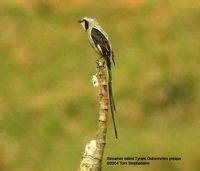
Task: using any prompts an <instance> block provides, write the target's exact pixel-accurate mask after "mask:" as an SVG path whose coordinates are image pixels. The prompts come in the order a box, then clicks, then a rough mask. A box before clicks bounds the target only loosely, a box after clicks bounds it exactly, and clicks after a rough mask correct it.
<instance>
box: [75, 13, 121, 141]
mask: <svg viewBox="0 0 200 171" xmlns="http://www.w3.org/2000/svg"><path fill="white" fill-rule="evenodd" d="M78 22H79V23H80V24H81V25H82V26H83V28H84V30H85V31H86V32H87V35H88V39H89V43H90V45H91V46H92V47H93V49H94V50H95V52H96V53H97V54H98V55H99V58H98V59H101V58H103V59H104V60H105V62H106V66H107V71H108V91H109V101H110V109H111V115H112V121H113V125H114V131H115V137H116V138H118V132H117V126H116V122H115V114H116V106H115V101H114V97H113V91H112V70H111V65H112V63H113V64H114V65H115V59H114V52H113V49H112V46H111V42H110V40H109V37H108V35H107V33H106V32H105V31H104V30H103V29H102V27H101V26H100V24H99V23H98V22H97V20H96V19H94V18H91V17H84V18H82V19H80V20H79V21H78Z"/></svg>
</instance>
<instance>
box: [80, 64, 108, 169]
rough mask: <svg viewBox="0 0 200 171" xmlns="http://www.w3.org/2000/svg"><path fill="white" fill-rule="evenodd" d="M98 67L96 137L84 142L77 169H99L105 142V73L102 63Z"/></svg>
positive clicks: (106, 98) (106, 92)
mask: <svg viewBox="0 0 200 171" xmlns="http://www.w3.org/2000/svg"><path fill="white" fill-rule="evenodd" d="M98 67H99V83H100V84H99V89H100V93H99V97H100V98H99V102H100V107H99V122H98V131H97V133H96V139H95V140H91V141H90V142H89V143H87V144H86V147H85V152H84V154H83V157H82V159H81V164H80V168H79V170H77V171H101V168H102V159H103V153H104V147H105V144H106V132H107V115H108V91H107V81H106V73H105V68H104V66H103V65H101V64H98Z"/></svg>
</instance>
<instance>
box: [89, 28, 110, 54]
mask: <svg viewBox="0 0 200 171" xmlns="http://www.w3.org/2000/svg"><path fill="white" fill-rule="evenodd" d="M91 37H92V40H93V41H94V43H95V45H96V47H97V49H98V50H99V53H100V54H101V55H102V56H103V57H105V58H108V57H110V56H111V53H112V52H111V48H110V45H109V41H108V39H107V38H106V37H105V35H104V34H103V33H101V32H100V31H99V30H98V29H96V28H93V29H92V30H91Z"/></svg>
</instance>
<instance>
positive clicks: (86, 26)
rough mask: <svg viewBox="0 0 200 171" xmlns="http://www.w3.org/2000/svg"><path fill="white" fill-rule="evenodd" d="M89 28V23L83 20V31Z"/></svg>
mask: <svg viewBox="0 0 200 171" xmlns="http://www.w3.org/2000/svg"><path fill="white" fill-rule="evenodd" d="M88 28H89V22H88V21H86V20H85V29H86V30H87V29H88Z"/></svg>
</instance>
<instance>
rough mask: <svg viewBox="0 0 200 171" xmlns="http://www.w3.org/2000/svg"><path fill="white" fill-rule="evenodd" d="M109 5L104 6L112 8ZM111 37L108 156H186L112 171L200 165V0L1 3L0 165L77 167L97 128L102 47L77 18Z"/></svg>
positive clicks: (5, 170) (18, 170) (4, 169)
mask: <svg viewBox="0 0 200 171" xmlns="http://www.w3.org/2000/svg"><path fill="white" fill-rule="evenodd" d="M105 4H106V5H105ZM83 16H93V17H95V18H97V19H98V20H99V22H100V23H101V25H102V26H103V27H104V29H105V30H106V32H107V33H108V34H109V35H110V38H111V40H112V44H113V47H114V50H115V54H116V67H115V68H113V85H114V94H115V98H116V104H117V109H118V113H117V124H118V130H119V140H115V138H114V132H113V126H112V122H111V118H110V116H109V123H108V124H109V125H108V126H109V127H108V137H107V145H106V151H105V157H107V156H110V157H112V156H113V157H121V156H122V157H126V156H128V157H132V156H160V157H163V156H164V157H168V156H180V157H182V161H179V162H164V161H161V162H159V161H155V162H152V163H151V165H150V166H107V165H106V160H105V159H104V164H103V167H104V168H103V170H104V171H108V170H109V171H130V170H137V171H144V170H145V171H146V170H147V171H153V170H162V171H169V170H170V171H180V170H182V171H188V170H192V171H198V170H200V150H199V144H200V116H199V112H200V109H199V107H200V74H199V73H200V67H199V65H200V49H199V47H200V22H199V21H200V3H199V1H197V0H176V1H173V0H168V1H159V0H151V1H147V2H145V1H142V0H137V1H128V0H125V1H122V0H117V1H106V0H104V1H99V2H93V1H91V0H87V1H82V0H77V1H67V2H65V1H64V0H61V1H57V2H53V1H50V0H49V1H47V0H46V1H45V0H43V1H39V0H37V1H26V0H19V1H17V2H16V1H14V0H8V1H6V2H2V1H0V170H1V171H35V170H37V171H61V170H76V169H77V168H78V166H79V162H80V159H81V156H82V152H83V149H84V146H85V144H86V142H87V141H88V140H90V139H92V138H93V137H94V135H95V130H96V127H97V126H96V125H97V117H98V116H97V112H98V89H95V88H93V87H92V85H91V82H90V79H91V76H92V74H94V73H95V58H96V54H95V53H94V52H93V51H92V50H91V47H90V45H89V44H88V42H87V41H88V40H87V36H86V35H85V33H84V31H83V30H82V28H81V26H80V25H79V24H78V23H77V20H78V19H80V18H82V17H83Z"/></svg>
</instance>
